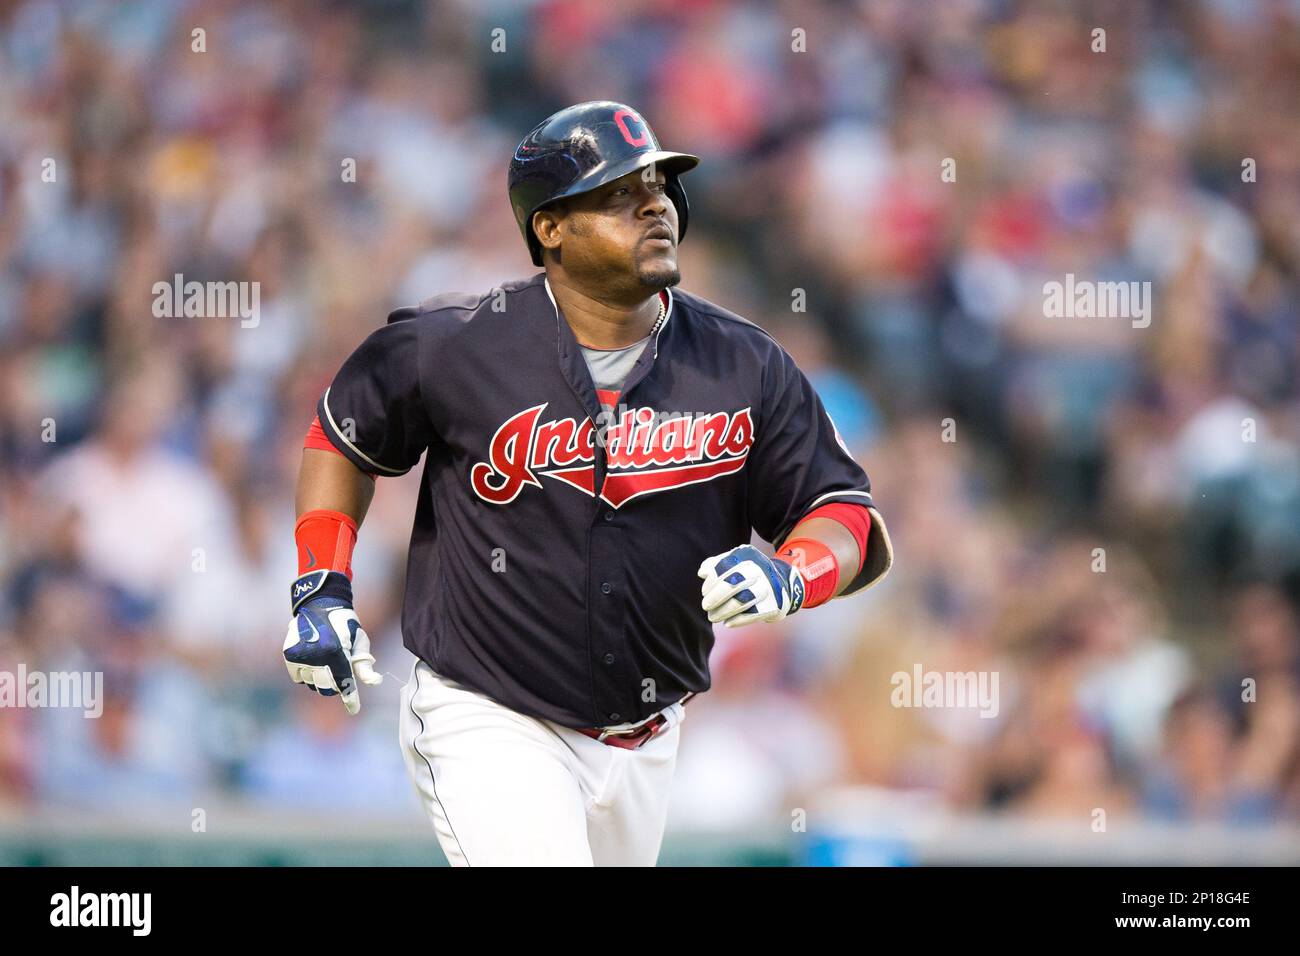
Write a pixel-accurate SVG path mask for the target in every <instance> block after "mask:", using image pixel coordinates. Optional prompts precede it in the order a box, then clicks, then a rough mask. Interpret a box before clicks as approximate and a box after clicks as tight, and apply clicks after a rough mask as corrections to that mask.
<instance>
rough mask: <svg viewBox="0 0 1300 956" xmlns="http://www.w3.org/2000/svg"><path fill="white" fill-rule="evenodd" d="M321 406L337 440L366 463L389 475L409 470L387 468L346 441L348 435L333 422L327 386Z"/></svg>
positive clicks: (400, 473) (402, 473)
mask: <svg viewBox="0 0 1300 956" xmlns="http://www.w3.org/2000/svg"><path fill="white" fill-rule="evenodd" d="M321 406H322V407H323V408H324V409H325V418H326V419H327V420H328V421H329V426H330V428H332V429H334V434H335V435H337V436H338V438H339V441H341V442H343V444H345V445H347V446H348V447H349V448H351V449H352V451H353V453H354V454H355V455H356V456H357V457H358V458H360V459H361V460H362V461H364V462H365V463H366V464H368V465H370V466H371V467H372V468H378V469H379V470H380V471H383V472H387V473H388V474H390V475H404V474H406V473H407V472H408V471H410V470H411V469H409V468H389V467H388V466H387V465H381V464H380V463H379V462H377V461H375V460H374V459H373V458H371V457H370V456H369V455H367V454H366V453H365V452H364V451H362V450H361V449H360V448H358V447H357V446H356V445H354V444H352V442H350V441H348V437H347V436H346V435H344V434H343V432H341V431H340V430H339V426H338V425H336V424H335V423H334V413H333V412H331V411H330V390H329V389H328V388H327V389H325V397H324V398H322V399H321Z"/></svg>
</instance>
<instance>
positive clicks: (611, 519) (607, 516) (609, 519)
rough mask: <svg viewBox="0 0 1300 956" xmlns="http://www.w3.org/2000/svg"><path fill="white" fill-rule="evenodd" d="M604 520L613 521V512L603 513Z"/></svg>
mask: <svg viewBox="0 0 1300 956" xmlns="http://www.w3.org/2000/svg"><path fill="white" fill-rule="evenodd" d="M605 520H606V521H613V520H614V512H612V511H606V512H605Z"/></svg>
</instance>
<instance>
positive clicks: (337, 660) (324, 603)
mask: <svg viewBox="0 0 1300 956" xmlns="http://www.w3.org/2000/svg"><path fill="white" fill-rule="evenodd" d="M290 596H291V600H292V604H293V614H294V618H293V620H291V621H290V622H289V633H288V634H286V635H285V638H284V662H285V665H286V666H287V667H288V668H289V676H290V677H292V678H293V680H294V683H297V684H306V685H307V686H308V687H310V688H311V689H312V690H314V691H316V692H317V693H318V694H322V695H324V696H326V697H333V696H334V695H335V694H339V695H341V696H342V697H343V706H344V707H346V708H347V711H348V713H349V714H356V713H359V712H360V710H361V693H360V690H359V689H358V687H357V681H360V682H361V683H363V684H366V685H368V686H374V685H376V684H380V683H383V680H384V678H383V677H382V676H381V675H380V674H376V673H375V667H374V664H375V656H374V655H373V654H371V653H370V637H369V636H368V635H367V634H366V632H365V631H364V630H363V629H362V627H361V622H360V621H359V620H357V614H356V611H354V610H353V609H352V582H350V581H349V580H348V578H347V575H345V574H340V573H339V572H338V571H312V572H310V573H308V574H304V575H303V576H302V577H300V578H298V580H296V581H294V582H293V588H292V590H291V591H290Z"/></svg>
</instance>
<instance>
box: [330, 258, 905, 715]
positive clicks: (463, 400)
mask: <svg viewBox="0 0 1300 956" xmlns="http://www.w3.org/2000/svg"><path fill="white" fill-rule="evenodd" d="M318 413H319V416H320V421H321V426H322V428H324V430H325V434H326V435H328V436H329V439H330V441H331V442H333V443H334V445H335V446H336V447H337V448H338V449H339V451H341V452H342V453H343V454H344V455H346V456H347V457H348V458H349V459H350V460H351V461H352V462H353V464H355V465H356V466H357V467H358V468H360V469H361V470H362V471H365V472H369V473H371V474H376V475H400V474H402V473H404V472H406V471H408V470H409V469H410V468H412V467H413V466H414V465H415V464H416V462H417V461H418V460H419V458H420V455H421V454H425V455H426V458H425V465H424V475H423V479H422V481H421V486H420V498H419V504H418V506H417V509H416V514H415V523H414V527H413V529H412V532H411V547H410V558H409V563H408V566H407V577H406V596H405V602H404V606H403V610H402V634H403V639H404V642H405V644H406V646H407V647H408V648H409V649H410V650H411V651H412V653H414V654H416V655H417V656H419V657H420V658H422V659H423V660H424V661H425V662H426V663H428V664H429V666H430V667H432V668H433V669H434V670H435V671H436V672H437V673H439V674H442V675H443V676H446V677H449V678H451V679H452V680H455V681H458V682H460V683H462V684H465V685H466V686H468V687H470V688H473V689H474V690H477V691H479V692H481V693H483V694H486V695H487V696H489V697H491V698H493V699H495V700H497V701H499V702H500V703H502V704H505V705H506V706H508V707H510V708H512V709H514V710H517V711H519V712H521V713H525V714H530V715H532V716H535V717H542V718H546V719H549V720H553V721H556V722H557V723H560V724H563V725H566V726H569V727H599V726H608V725H611V724H617V723H624V722H629V721H638V720H641V719H644V718H646V717H648V716H650V715H651V714H653V713H655V712H656V711H659V710H661V709H663V708H664V707H667V706H668V705H669V704H671V703H673V702H675V701H676V700H678V699H679V698H680V697H682V696H683V695H684V694H685V693H686V692H687V691H696V692H702V691H705V690H708V688H709V669H708V657H709V651H710V649H711V648H712V645H713V632H712V625H711V624H710V623H709V621H708V617H707V615H706V614H705V613H704V611H703V610H701V608H700V581H699V578H698V577H696V571H697V569H698V568H699V565H700V562H701V561H703V560H704V559H705V558H707V557H709V556H710V555H714V554H719V553H722V552H724V551H727V550H729V549H731V548H733V547H735V546H737V545H740V544H746V543H748V542H749V541H750V538H751V529H753V530H754V531H757V532H758V534H759V535H760V536H761V537H762V538H763V539H764V540H766V541H769V542H773V543H779V542H780V541H781V540H782V539H783V538H784V537H785V536H786V535H787V534H788V533H789V532H790V531H791V530H792V529H793V527H794V525H795V524H796V523H797V522H798V521H799V520H800V519H801V518H802V517H803V516H804V515H805V514H807V513H808V512H809V511H810V510H812V509H813V508H815V507H817V506H818V505H821V504H825V503H827V502H832V501H839V502H846V503H856V504H860V505H863V506H867V507H873V506H872V501H871V493H870V483H869V481H868V479H867V475H866V473H865V472H864V471H863V470H862V468H861V467H860V466H859V465H858V464H857V462H855V461H854V460H853V458H852V457H850V455H849V453H848V451H847V450H846V449H845V448H844V447H843V445H842V443H841V442H840V440H839V436H838V435H837V434H836V432H835V428H834V425H833V424H832V423H831V420H830V418H829V417H828V416H827V414H826V411H825V409H824V408H823V407H822V404H821V401H820V400H819V399H818V397H817V394H816V392H815V391H814V390H813V388H812V386H811V385H810V384H809V382H808V380H807V378H806V377H805V376H804V375H803V373H802V372H800V370H799V369H798V367H797V366H796V365H795V364H794V361H793V360H792V359H791V358H790V356H789V354H787V353H786V352H785V350H784V349H782V348H781V346H780V345H779V344H777V342H776V341H775V340H774V339H773V338H772V337H771V336H769V335H768V334H767V333H766V332H764V331H763V330H762V329H760V328H759V327H758V326H757V325H754V324H753V323H752V322H749V321H747V320H745V319H743V318H741V317H740V316H737V315H734V314H732V313H730V312H728V311H726V310H725V309H721V308H719V307H718V306H716V305H713V304H712V303H710V302H707V301H705V300H704V299H701V298H699V297H697V296H693V295H690V294H689V293H686V292H682V291H680V290H672V291H670V306H669V313H668V319H667V321H666V322H665V323H664V324H663V325H662V327H661V328H660V330H659V332H658V333H657V335H656V336H655V338H654V339H653V340H652V341H651V342H650V343H649V345H648V347H647V348H646V349H645V350H644V351H643V352H642V354H641V356H640V358H639V359H638V360H637V362H636V364H635V366H634V367H633V369H632V372H631V374H630V375H629V376H628V378H627V380H626V381H625V382H624V383H623V388H622V392H621V394H620V395H619V397H618V404H617V406H616V407H615V408H614V409H613V410H612V413H611V412H610V411H606V410H603V409H602V407H601V404H600V402H599V399H598V396H597V394H596V390H595V387H594V386H593V383H592V380H591V375H590V373H589V371H588V369H587V366H586V363H585V362H584V360H583V357H582V354H581V349H580V347H579V345H578V342H577V341H576V339H575V338H574V335H573V330H572V329H571V328H570V327H569V324H568V323H567V322H566V321H564V320H563V319H562V318H561V317H560V315H559V312H558V310H557V308H556V306H555V301H554V299H553V297H552V296H551V292H550V288H549V286H548V285H547V284H546V281H545V275H544V274H543V273H539V274H537V275H536V276H534V277H533V278H531V279H528V280H524V281H519V282H512V283H507V284H505V285H503V286H501V287H500V288H499V289H495V290H492V291H491V292H489V293H487V294H486V295H483V296H475V295H459V294H448V295H439V296H434V297H433V298H431V299H428V300H427V301H425V302H423V303H421V304H420V305H419V306H418V307H414V308H408V309H399V310H398V311H396V312H394V313H393V314H392V315H391V316H390V317H389V320H388V324H387V325H386V326H385V327H383V328H381V329H379V330H377V331H376V332H374V333H373V334H372V335H371V336H370V337H369V338H367V339H366V341H365V342H364V343H362V345H361V346H360V347H359V348H358V349H357V350H356V352H354V353H353V354H352V356H351V357H350V358H348V360H347V361H346V362H345V363H344V365H343V367H342V369H341V370H340V371H339V373H338V376H337V377H336V378H335V379H334V381H333V383H332V384H331V385H330V387H329V389H328V390H327V391H326V392H325V395H324V396H323V397H322V398H321V400H320V403H319V407H318ZM891 559H892V558H891V554H890V550H889V543H888V536H887V535H886V534H885V530H884V523H883V521H882V519H881V518H880V515H879V513H878V512H876V511H875V510H874V507H873V513H872V531H871V538H870V541H869V543H868V548H867V558H866V562H865V564H864V566H863V568H862V570H861V572H860V573H859V574H858V575H857V576H856V578H855V579H854V580H853V582H852V584H851V585H850V586H849V588H848V591H856V590H859V589H861V588H863V587H866V586H867V585H869V584H871V583H874V582H875V581H877V580H879V579H880V578H881V577H882V576H883V575H884V574H885V572H886V571H887V570H888V568H889V564H890V561H891ZM845 593H848V592H845Z"/></svg>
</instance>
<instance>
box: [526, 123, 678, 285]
mask: <svg viewBox="0 0 1300 956" xmlns="http://www.w3.org/2000/svg"><path fill="white" fill-rule="evenodd" d="M699 162H700V159H699V157H698V156H690V155H688V154H686V153H668V152H664V151H663V150H662V149H660V148H659V140H658V139H656V138H655V134H654V131H653V130H652V129H650V124H648V123H647V122H646V121H645V120H643V119H642V118H641V114H640V113H638V112H637V111H636V110H634V109H632V108H631V107H630V106H624V105H623V104H622V103H613V102H610V101H608V100H596V101H593V102H590V103H578V104H577V105H576V106H570V107H568V108H567V109H562V110H560V111H559V112H558V113H556V114H554V115H553V116H550V117H548V118H547V119H546V120H545V121H544V122H543V123H541V125H539V126H538V127H537V128H536V129H534V130H533V131H532V132H531V133H529V134H528V135H527V136H525V137H524V138H523V141H522V142H520V144H519V145H518V146H517V147H516V148H515V155H514V158H513V159H511V160H510V207H511V208H512V209H513V210H514V214H515V221H516V222H518V223H519V231H520V232H522V233H523V234H524V241H525V242H526V243H528V251H529V252H530V253H531V254H532V257H533V265H537V266H540V265H541V264H542V247H541V244H540V243H538V241H537V236H536V235H534V234H533V213H535V212H537V210H539V209H542V208H543V207H545V206H548V205H550V204H551V203H553V202H555V201H556V200H558V199H564V198H565V197H567V196H577V195H579V194H581V193H585V192H590V191H591V190H593V189H596V188H597V187H599V186H603V185H605V184H606V183H609V182H613V181H614V180H615V179H618V178H619V177H620V176H626V175H627V174H628V173H630V172H633V171H634V170H638V169H644V168H645V167H646V166H649V165H651V164H652V163H653V164H655V165H656V166H657V167H658V168H659V169H662V170H663V171H664V175H665V179H666V180H667V182H666V191H667V193H668V198H669V199H671V200H672V203H673V205H674V206H675V207H676V208H677V237H678V239H681V238H682V237H683V236H685V235H686V219H687V216H688V215H689V212H690V209H689V207H688V206H687V205H686V191H685V190H683V189H682V185H681V182H680V181H679V180H678V178H677V177H678V176H679V175H680V174H681V173H684V172H686V171H687V170H688V169H694V168H695V167H696V166H697V165H699Z"/></svg>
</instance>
